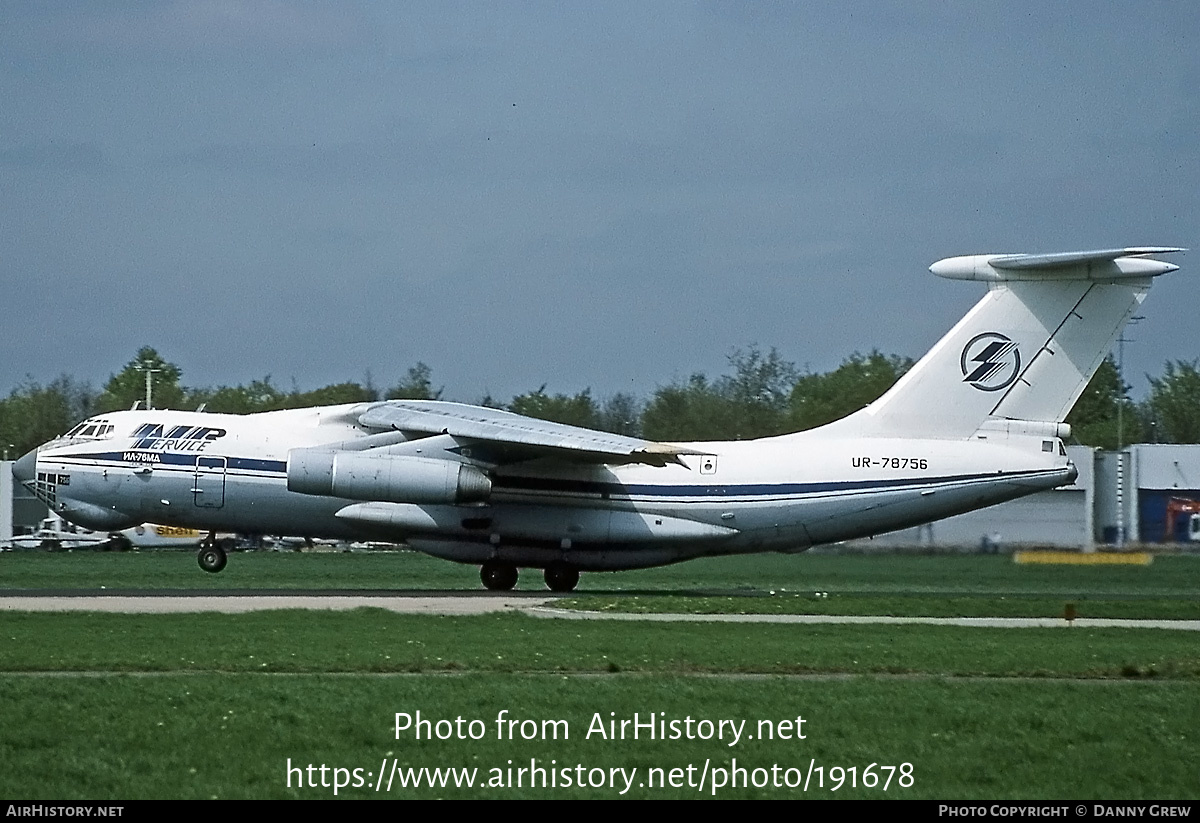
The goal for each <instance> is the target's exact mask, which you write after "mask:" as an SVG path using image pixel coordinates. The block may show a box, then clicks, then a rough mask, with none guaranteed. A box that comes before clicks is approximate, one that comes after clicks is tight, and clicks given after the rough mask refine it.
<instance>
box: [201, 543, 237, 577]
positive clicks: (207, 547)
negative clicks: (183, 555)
mask: <svg viewBox="0 0 1200 823" xmlns="http://www.w3.org/2000/svg"><path fill="white" fill-rule="evenodd" d="M196 562H197V563H199V564H200V568H202V569H204V570H205V571H206V572H211V573H212V574H216V573H217V572H219V571H221V569H223V568H225V564H226V563H228V562H229V557H228V556H227V555H226V554H225V549H223V548H221V545H220V544H219V543H217V542H216V541H215V540H214V541H212V542H211V543H210V542H208V541H207V540H206V541H205V542H203V543H201V544H200V552H199V554H197V555H196Z"/></svg>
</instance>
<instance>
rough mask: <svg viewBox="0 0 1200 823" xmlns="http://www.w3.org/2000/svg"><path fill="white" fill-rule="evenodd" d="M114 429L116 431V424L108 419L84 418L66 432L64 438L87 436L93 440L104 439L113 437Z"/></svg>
mask: <svg viewBox="0 0 1200 823" xmlns="http://www.w3.org/2000/svg"><path fill="white" fill-rule="evenodd" d="M114 431H116V426H114V425H112V424H111V423H109V422H108V421H107V420H84V421H83V422H82V423H80V424H79V425H78V426H75V427H74V428H73V429H71V430H70V431H69V432H67V433H66V434H64V435H63V439H64V440H66V439H68V438H83V437H86V438H89V439H92V440H104V439H106V438H109V437H112V436H113V432H114Z"/></svg>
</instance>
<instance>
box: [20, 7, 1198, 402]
mask: <svg viewBox="0 0 1200 823" xmlns="http://www.w3.org/2000/svg"><path fill="white" fill-rule="evenodd" d="M1197 44H1200V4H1197V3H1195V2H1193V1H1192V0H1181V1H1180V2H1152V0H1138V1H1137V2H1072V1H1071V0H1067V1H1066V2H1058V3H1046V2H1041V0H1039V2H1006V3H969V2H961V3H953V2H913V1H912V0H906V1H905V2H897V3H886V2H828V3H824V2H803V3H802V2H794V3H791V2H787V3H781V2H650V3H648V2H644V1H642V0H639V1H638V2H628V3H626V2H608V1H607V0H606V2H594V3H568V2H547V3H525V2H505V3H482V2H469V3H454V2H444V0H438V2H420V3H401V2H395V3H393V2H386V3H385V2H379V3H362V2H344V1H343V0H339V1H338V2H296V3H293V2H272V0H263V1H262V2H249V1H247V2H241V0H195V2H169V1H165V2H104V3H85V2H69V3H62V2H42V1H41V0H39V1H38V2H16V1H15V0H10V2H5V3H4V4H3V5H0V309H2V315H0V316H2V317H3V319H4V326H5V329H4V332H5V333H4V338H5V342H4V344H3V349H0V351H3V357H2V358H0V393H7V391H9V390H10V389H11V388H12V387H14V386H16V385H18V384H19V383H21V381H23V380H24V379H25V378H26V376H29V377H32V378H33V379H35V380H38V381H40V382H46V381H48V380H51V379H53V378H54V377H55V376H57V375H59V374H61V373H68V374H71V375H73V376H75V377H77V378H80V379H87V380H90V381H92V382H93V384H94V385H102V384H103V382H104V381H105V380H106V379H107V378H108V376H109V375H110V374H112V373H113V372H115V371H117V370H119V369H120V368H121V367H122V366H123V365H124V364H125V363H126V362H127V361H128V360H130V359H131V358H132V357H133V355H134V353H135V352H136V350H137V348H138V347H140V346H143V345H151V346H154V347H155V348H157V349H158V350H159V352H160V353H161V354H162V355H163V356H165V357H166V358H167V359H169V360H171V361H173V362H175V363H177V364H179V365H180V366H181V367H182V368H183V371H184V383H186V384H188V385H195V386H205V385H219V384H236V383H242V382H247V381H249V380H252V379H255V378H260V377H263V376H264V375H268V374H269V375H271V376H272V378H273V380H274V381H275V382H276V384H277V385H280V386H281V387H283V388H290V387H291V385H292V381H293V380H295V382H296V383H297V384H298V385H299V386H300V387H301V388H303V389H311V388H316V387H319V386H322V385H325V384H328V383H332V382H341V381H346V380H362V379H363V377H364V375H365V373H367V372H368V371H369V372H370V374H371V375H372V377H373V379H374V382H375V383H376V384H377V385H379V386H380V387H387V386H388V385H391V384H393V383H395V382H396V381H397V380H398V379H399V378H400V377H402V376H403V374H404V372H405V371H406V370H407V368H408V367H409V366H411V365H413V364H414V363H416V362H417V361H424V362H425V363H427V364H429V365H430V366H431V367H432V368H433V374H434V379H435V382H436V383H437V384H441V385H444V386H445V387H446V394H447V396H448V397H451V398H453V399H461V400H468V401H473V400H477V399H479V398H480V397H481V396H482V395H483V394H484V393H485V392H490V393H491V394H492V395H494V396H495V397H496V398H498V399H505V400H506V399H508V398H509V397H511V396H512V395H513V394H515V393H519V392H524V391H529V390H532V389H536V388H537V387H538V386H540V385H541V384H543V383H546V384H548V386H547V388H548V390H549V391H552V392H559V391H561V392H572V393H573V392H576V391H580V390H582V389H584V388H589V387H590V388H591V389H592V392H593V394H595V395H597V396H605V395H608V394H611V393H614V392H617V391H633V392H636V393H638V394H639V395H642V396H645V395H648V394H649V393H650V392H652V391H653V390H654V389H655V387H656V386H658V385H663V384H667V383H670V382H671V381H673V380H676V379H683V378H686V377H687V376H688V375H689V374H691V373H693V372H696V371H703V372H705V373H708V374H710V375H716V374H719V373H721V372H722V371H724V369H725V368H726V356H727V355H728V354H729V353H730V351H731V350H732V349H734V348H735V347H745V346H747V345H750V344H758V345H759V346H761V347H763V348H769V347H776V348H778V350H779V351H780V353H781V354H782V355H783V356H784V357H785V358H787V359H789V360H792V361H794V362H795V363H796V364H797V365H798V366H799V367H801V368H810V369H812V370H816V371H823V370H826V369H829V368H833V367H834V366H836V365H837V364H838V363H839V362H840V361H841V360H842V359H843V358H844V357H845V356H846V355H848V354H850V353H851V352H853V351H856V350H858V351H863V352H866V351H869V350H871V349H873V348H878V349H880V350H881V351H884V352H888V353H893V352H894V353H898V354H905V355H910V356H914V357H915V356H919V355H921V354H923V353H924V352H925V350H926V349H927V348H928V347H929V346H930V345H931V344H932V343H933V342H934V341H936V340H937V338H938V337H939V336H941V334H942V333H943V332H944V331H945V330H946V329H948V328H949V327H950V325H952V324H953V322H954V321H956V320H957V319H958V318H959V316H961V315H962V314H963V313H964V312H965V311H966V310H967V308H969V307H970V305H971V304H973V303H974V302H975V301H976V300H977V299H978V297H979V296H980V295H981V293H982V291H983V288H982V286H980V285H979V284H972V283H959V282H953V281H947V280H942V279H940V278H937V277H934V276H933V275H931V274H929V273H928V271H927V267H928V266H929V264H930V263H932V262H933V261H935V260H937V259H939V258H941V257H946V256H950V255H956V254H968V253H976V252H1043V251H1067V250H1076V249H1088V248H1106V247H1115V246H1127V245H1143V244H1150V245H1179V246H1189V247H1200V231H1198V220H1197V217H1198V216H1200V209H1198V205H1200V134H1198V126H1200V117H1198V116H1200V105H1198V98H1200V48H1197ZM1173 259H1174V262H1176V263H1179V264H1181V265H1183V269H1182V270H1181V271H1179V272H1177V273H1175V274H1173V275H1169V276H1167V277H1165V278H1160V281H1159V282H1158V284H1157V286H1156V288H1155V289H1154V290H1153V291H1152V292H1151V294H1150V297H1149V298H1148V299H1147V301H1146V303H1145V304H1144V305H1143V308H1142V311H1141V313H1142V314H1144V315H1145V318H1146V319H1145V320H1144V321H1143V322H1141V324H1140V325H1139V326H1138V327H1137V328H1136V330H1134V331H1133V332H1132V333H1130V334H1129V336H1130V337H1131V338H1133V339H1135V340H1136V342H1135V343H1132V344H1130V345H1128V346H1127V347H1126V373H1127V376H1128V377H1129V379H1130V382H1132V383H1133V384H1134V385H1135V393H1141V392H1144V391H1145V386H1146V383H1145V379H1144V375H1145V373H1146V372H1151V373H1155V374H1157V373H1158V372H1160V371H1161V369H1162V366H1163V363H1164V362H1165V361H1166V360H1167V359H1187V360H1191V359H1194V358H1197V357H1200V317H1198V315H1200V299H1198V298H1200V251H1196V252H1193V253H1192V254H1190V255H1177V256H1176V257H1175V258H1173Z"/></svg>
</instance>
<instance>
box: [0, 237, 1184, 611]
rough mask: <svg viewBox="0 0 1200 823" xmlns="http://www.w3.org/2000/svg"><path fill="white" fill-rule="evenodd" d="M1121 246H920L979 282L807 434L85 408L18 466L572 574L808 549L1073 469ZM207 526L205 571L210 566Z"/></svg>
mask: <svg viewBox="0 0 1200 823" xmlns="http://www.w3.org/2000/svg"><path fill="white" fill-rule="evenodd" d="M1175 251H1181V249H1172V248H1153V247H1139V248H1126V249H1108V250H1099V251H1085V252H1068V253H1063V254H1048V255H975V256H970V257H956V258H950V259H947V260H942V261H939V262H938V263H935V264H934V265H933V266H932V267H931V270H932V271H933V272H934V273H935V274H938V275H939V276H942V277H947V278H951V279H958V280H975V281H980V282H983V283H986V284H987V287H988V292H987V294H986V295H985V296H984V297H983V298H982V299H981V300H980V301H979V302H978V303H977V304H976V305H975V306H974V308H972V309H971V310H970V311H969V312H968V313H967V314H966V316H965V317H963V319H962V320H960V321H959V322H958V323H957V324H956V325H955V326H954V328H952V329H951V330H950V331H949V332H948V333H947V334H946V335H945V336H944V337H943V338H942V339H941V340H940V341H938V343H937V344H936V345H935V346H934V347H933V348H932V349H931V350H930V351H929V353H928V354H926V355H925V357H923V358H922V359H921V360H920V361H918V362H917V363H916V365H914V366H913V367H912V369H910V370H909V371H908V372H907V373H906V374H905V375H904V376H903V377H902V378H901V379H900V380H899V381H898V382H897V383H896V384H895V385H894V386H892V387H891V388H890V389H889V390H888V391H887V392H886V393H885V394H884V395H883V396H882V397H881V398H879V399H878V400H876V401H875V402H874V403H871V404H870V405H869V406H867V407H866V408H864V409H861V410H859V411H857V412H855V413H853V414H851V415H850V416H848V417H846V418H844V419H842V420H839V421H837V422H835V423H831V424H829V425H827V426H822V427H820V428H817V429H813V430H811V431H805V432H799V433H797V434H789V435H782V436H779V437H768V438H762V439H759V440H750V441H738V442H717V443H656V442H650V441H646V440H642V439H638V438H631V437H624V436H621V435H614V434H608V433H603V432H596V431H592V430H589V429H583V428H579V427H575V426H567V425H562V424H557V423H550V422H547V421H542V420H534V419H531V418H528V417H523V416H521V415H516V414H513V413H511V412H506V411H501V410H497V409H487V408H480V407H476V406H467V405H463V404H458V403H446V402H441V401H419V400H397V401H381V402H377V403H358V404H350V405H343V406H329V407H323V408H311V409H296V410H290V411H275V412H264V413H260V414H250V415H228V414H206V413H201V412H185V411H166V410H147V411H126V412H113V413H110V414H107V415H102V416H100V417H97V418H93V419H91V420H88V421H85V423H83V424H80V425H79V426H77V427H75V428H74V429H72V430H71V431H70V432H68V433H67V435H65V436H64V437H61V438H58V439H56V440H53V441H51V442H49V443H47V444H45V445H44V446H42V447H40V448H39V449H37V450H35V451H32V452H30V453H28V454H26V455H25V456H24V457H22V458H21V459H20V460H19V461H17V463H16V464H15V466H14V474H15V475H16V477H17V479H18V480H20V481H22V482H25V483H26V484H27V485H28V486H29V487H30V488H32V489H33V490H34V492H35V493H36V494H38V496H39V497H41V499H43V500H44V501H45V502H46V503H47V504H48V505H50V506H51V507H52V508H53V509H54V510H55V512H57V513H58V514H60V515H62V516H63V517H65V518H67V519H69V520H71V521H73V522H76V523H78V524H80V525H83V526H87V527H88V528H92V529H98V530H99V529H105V530H117V529H122V528H126V527H128V526H130V525H133V524H136V523H142V522H153V523H161V524H165V525H173V526H181V527H188V528H198V529H207V530H210V531H213V532H216V531H226V532H227V531H237V532H243V533H248V534H284V535H292V536H301V537H312V538H334V539H347V540H355V539H370V540H385V541H394V542H400V541H404V542H407V543H408V544H410V545H411V546H412V547H413V548H415V549H418V550H419V551H423V552H426V553H428V554H431V555H434V556H437V557H443V558H446V559H449V560H456V561H459V562H464V563H478V564H480V565H481V567H482V577H483V581H484V583H485V585H487V586H488V587H489V588H495V589H506V588H511V587H512V585H513V584H515V582H516V579H517V569H518V567H522V566H524V567H535V568H542V569H545V571H546V581H547V584H548V585H550V587H551V588H553V589H556V590H569V589H570V588H573V587H574V585H575V583H576V582H577V581H578V577H579V572H580V571H581V570H582V571H592V570H605V569H631V568H642V567H647V566H658V565H663V564H667V563H673V562H677V561H680V560H687V559H690V558H694V557H700V556H704V555H718V554H737V553H743V552H760V551H780V552H794V551H803V550H804V549H806V548H808V547H809V546H812V545H815V544H820V543H831V542H836V541H840V540H847V539H850V538H855V537H865V536H868V535H874V534H879V533H882V532H887V531H892V530H895V529H900V528H905V527H908V526H913V525H917V524H921V523H928V522H931V521H934V520H938V519H940V518H943V517H947V516H950V515H954V514H959V513H962V512H966V511H970V510H973V509H978V508H982V507H984V506H990V505H993V504H995V503H1001V502H1004V501H1006V500H1011V499H1014V498H1017V497H1021V496H1023V495H1027V494H1031V493H1033V492H1037V491H1041V490H1043V489H1051V488H1055V487H1057V486H1061V485H1065V484H1069V483H1072V482H1074V480H1075V477H1076V469H1075V467H1074V466H1072V465H1071V463H1070V462H1069V461H1068V459H1067V455H1066V449H1065V448H1064V446H1063V442H1062V441H1063V439H1064V438H1065V437H1067V436H1068V435H1069V432H1070V428H1069V426H1067V425H1066V424H1065V423H1063V422H1062V421H1064V420H1065V418H1066V416H1067V414H1068V412H1070V410H1071V408H1072V407H1073V406H1074V404H1075V401H1076V400H1077V399H1078V398H1079V396H1080V394H1081V393H1082V392H1083V390H1084V388H1085V387H1086V385H1087V382H1088V380H1089V379H1090V378H1091V376H1092V375H1093V374H1094V373H1095V371H1096V369H1097V368H1098V367H1099V365H1100V363H1101V362H1102V361H1103V359H1104V357H1105V355H1106V354H1107V353H1108V351H1109V350H1110V349H1111V346H1112V344H1113V342H1114V341H1115V340H1116V338H1117V336H1118V335H1119V334H1120V331H1121V329H1122V328H1123V326H1124V324H1125V322H1126V321H1127V320H1128V318H1129V316H1130V315H1131V314H1132V313H1133V311H1134V310H1135V309H1136V308H1137V307H1138V306H1139V305H1140V304H1141V302H1142V300H1143V299H1144V298H1145V296H1146V293H1147V291H1148V290H1149V288H1150V286H1151V283H1152V280H1153V278H1154V277H1156V276H1159V275H1162V274H1166V273H1168V272H1170V271H1173V270H1175V269H1176V268H1178V267H1177V266H1174V265H1171V264H1169V263H1163V262H1161V261H1158V260H1154V259H1151V258H1150V255H1153V254H1162V253H1169V252H1175ZM225 562H226V558H225V555H224V553H223V551H222V550H221V548H220V547H219V546H218V545H217V544H216V541H215V540H213V541H209V543H208V545H205V546H202V547H201V551H200V565H201V566H202V567H203V568H205V569H206V570H208V571H220V569H221V568H223V567H224V565H225Z"/></svg>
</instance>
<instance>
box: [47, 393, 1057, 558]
mask: <svg viewBox="0 0 1200 823" xmlns="http://www.w3.org/2000/svg"><path fill="white" fill-rule="evenodd" d="M371 405H373V404H351V405H344V406H330V407H323V408H315V409H297V410H287V411H277V412H266V413H261V414H251V415H228V414H208V413H202V412H184V411H157V410H155V411H126V412H114V413H111V414H107V415H103V416H102V417H99V418H96V423H97V429H98V430H103V429H104V428H106V427H107V426H112V432H111V434H110V435H109V436H107V437H104V438H103V439H93V438H80V437H74V438H67V439H63V440H56V441H51V442H50V443H48V444H46V446H45V447H43V448H42V449H41V451H40V452H39V453H38V456H37V468H36V479H37V486H36V487H37V488H38V490H39V493H40V494H42V495H43V497H44V498H46V499H48V500H50V501H52V505H53V506H54V508H55V510H56V511H58V512H60V513H61V514H63V516H65V517H67V518H69V519H72V520H74V521H76V522H79V523H81V524H83V525H86V526H88V527H89V528H95V529H108V530H116V529H121V528H126V527H128V526H129V525H132V524H135V523H142V522H154V523H162V524H165V525H176V526H187V527H191V528H199V529H210V530H219V531H238V532H243V533H250V534H288V535H297V536H305V537H313V538H333V539H345V540H361V539H393V540H409V541H412V542H413V543H414V544H415V545H417V546H419V547H420V548H421V549H422V550H423V551H426V552H428V553H429V554H433V555H437V556H440V557H445V558H448V559H453V560H460V561H463V562H471V563H482V562H484V561H486V560H488V559H489V558H493V557H501V558H504V559H507V560H509V561H510V562H513V563H515V564H516V565H518V566H539V567H544V566H546V565H548V564H549V563H551V562H553V561H554V560H558V559H561V558H562V557H563V556H564V554H565V555H569V557H570V558H571V562H572V564H573V565H575V566H577V567H578V568H579V569H581V570H598V569H626V568H638V567H645V566H656V565H662V564H665V563H671V562H675V561H678V560H686V559H689V558H693V557H698V556H703V555H712V554H734V553H740V552H758V551H785V552H786V551H801V550H803V549H806V548H808V547H809V546H811V545H814V544H819V543H829V542H836V541H839V540H846V539H849V538H854V537H863V536H867V535H872V534H879V533H881V532H886V531H891V530H894V529H899V528H904V527H907V526H911V525H915V524H919V523H925V522H929V521H931V520H936V519H939V518H942V517H947V516H950V515H953V514H958V513H960V512H965V511H969V510H972V509H976V508H979V507H981V506H988V505H992V504H994V503H999V502H1003V501H1005V500H1011V499H1013V498H1016V497H1020V496H1023V495H1026V494H1030V493H1032V492H1035V491H1039V490H1042V489H1050V488H1054V487H1056V486H1060V485H1063V484H1066V483H1071V482H1073V481H1074V479H1075V476H1076V471H1075V468H1074V466H1072V465H1071V464H1070V462H1069V461H1068V460H1067V458H1066V455H1065V450H1064V449H1063V448H1062V444H1061V441H1060V440H1059V439H1058V438H1056V437H1053V436H1050V437H1039V436H1015V437H1005V438H1003V439H990V438H989V439H987V440H983V439H976V440H971V441H967V442H955V441H946V440H933V439H930V440H924V439H892V438H874V439H871V440H867V441H864V440H863V439H861V438H841V437H838V436H836V433H835V434H834V436H832V437H830V436H829V435H828V434H827V433H826V432H825V429H826V428H836V424H834V426H831V427H822V428H818V429H813V430H811V431H807V432H801V433H799V434H793V435H784V436H781V437H770V438H763V439H759V440H750V441H736V442H720V443H691V444H680V445H683V446H685V447H687V448H688V449H689V450H690V451H694V452H696V453H695V454H687V455H684V456H682V457H681V458H680V463H676V464H669V465H666V466H651V465H637V464H631V465H604V464H601V465H573V464H569V463H563V462H560V461H557V460H555V459H553V458H548V459H538V460H533V461H529V462H525V463H520V464H517V465H515V466H511V467H495V468H493V469H492V470H491V472H490V475H491V482H492V489H491V494H490V498H489V499H488V500H487V501H486V502H473V503H467V504H455V503H454V502H453V501H447V502H444V503H404V502H395V501H390V500H378V501H373V500H365V501H361V502H355V501H354V500H353V499H349V498H345V497H337V496H328V495H312V494H304V493H299V492H295V491H291V490H289V488H288V462H289V456H290V454H291V452H292V451H293V450H294V449H313V448H316V447H321V446H327V445H333V444H340V445H344V444H346V443H348V442H352V441H354V440H356V439H365V438H366V437H368V436H370V435H371V434H372V433H371V432H367V431H364V430H363V429H362V428H361V427H360V426H358V425H356V422H355V421H356V420H357V418H358V417H359V416H361V414H362V413H363V412H364V411H365V410H366V409H367V408H369V407H370V406H371ZM147 431H149V432H151V433H153V435H154V436H151V437H145V436H134V435H135V433H139V432H140V433H142V434H145V433H146V432H147ZM171 434H174V435H175V436H173V437H172V436H168V435H171ZM458 448H460V444H459V443H458V442H456V440H455V438H453V437H451V436H449V435H432V436H429V437H425V438H420V439H416V440H411V441H407V442H404V443H401V444H398V445H394V446H391V447H388V452H389V454H390V455H392V456H396V457H425V458H434V459H439V460H445V459H451V460H454V461H459V460H461V458H460V457H459V456H458V455H456V454H454V453H453V452H452V451H451V450H453V449H458ZM64 481H65V482H64ZM347 509H349V510H350V511H348V512H347V511H346V510H347Z"/></svg>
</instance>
